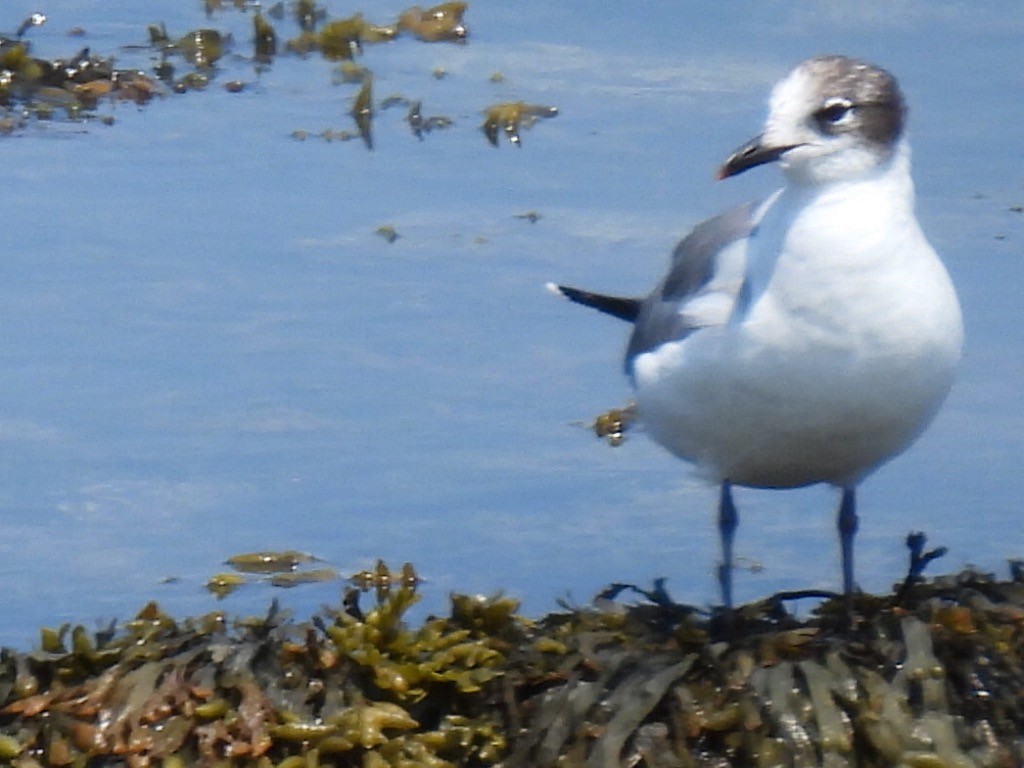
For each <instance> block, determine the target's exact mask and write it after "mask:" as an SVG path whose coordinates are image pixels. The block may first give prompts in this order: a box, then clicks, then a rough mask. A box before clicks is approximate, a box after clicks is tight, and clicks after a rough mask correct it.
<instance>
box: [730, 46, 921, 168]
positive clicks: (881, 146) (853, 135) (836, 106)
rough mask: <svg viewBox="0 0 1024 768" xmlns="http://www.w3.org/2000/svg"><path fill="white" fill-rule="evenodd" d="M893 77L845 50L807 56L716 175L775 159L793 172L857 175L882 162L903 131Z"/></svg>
mask: <svg viewBox="0 0 1024 768" xmlns="http://www.w3.org/2000/svg"><path fill="white" fill-rule="evenodd" d="M905 119H906V106H905V105H904V102H903V96H902V94H901V93H900V88H899V85H898V84H897V82H896V78H894V77H893V76H892V75H890V74H889V73H888V72H886V71H885V70H884V69H880V68H879V67H876V66H874V65H872V64H868V63H866V62H863V61H859V60H857V59H851V58H848V57H846V56H820V57H818V58H814V59H808V60H807V61H805V62H803V63H802V64H800V65H799V66H798V67H797V68H796V69H794V70H793V71H792V72H790V73H789V74H788V75H787V76H786V77H785V78H784V79H783V80H782V81H780V82H779V83H778V84H777V85H776V86H775V88H774V89H773V90H772V95H771V99H770V100H769V112H768V119H767V121H766V122H765V127H764V132H763V133H762V134H761V135H760V136H758V137H756V138H755V139H753V140H751V141H749V142H747V143H746V144H744V145H743V146H742V147H740V148H739V149H738V150H736V152H734V153H733V154H732V156H730V157H729V159H728V160H726V161H725V163H724V164H723V165H722V168H721V170H720V171H719V178H723V179H724V178H726V177H728V176H735V175H736V174H738V173H742V172H743V171H745V170H747V169H749V168H753V167H754V166H757V165H761V164H763V163H768V162H772V161H778V163H779V165H780V166H781V167H782V170H783V171H784V172H785V173H786V175H787V176H789V177H790V178H791V179H793V180H799V181H804V182H809V183H825V182H828V181H834V180H839V179H847V178H854V177H857V176H860V175H862V174H865V173H869V172H870V171H872V170H874V169H875V168H877V167H879V166H881V165H883V164H885V163H887V162H888V161H889V160H890V159H891V158H892V157H893V155H894V153H895V152H896V149H897V147H898V146H899V144H900V139H901V137H902V135H903V126H904V122H905Z"/></svg>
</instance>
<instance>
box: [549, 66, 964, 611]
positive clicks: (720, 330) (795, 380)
mask: <svg viewBox="0 0 1024 768" xmlns="http://www.w3.org/2000/svg"><path fill="white" fill-rule="evenodd" d="M905 123H906V106H905V103H904V100H903V96H902V94H901V92H900V88H899V85H898V84H897V82H896V79H895V78H894V77H893V76H892V75H890V74H889V73H888V72H886V71H885V70H883V69H881V68H879V67H877V66H874V65H872V64H869V63H867V62H864V61H860V60H857V59H853V58H849V57H845V56H820V57H816V58H812V59H808V60H807V61H804V62H803V63H801V64H800V65H798V66H797V67H796V68H795V69H794V70H793V71H792V72H790V73H789V74H788V75H787V76H786V77H785V78H784V79H782V80H781V81H780V82H779V83H778V84H776V85H775V87H774V88H773V89H772V92H771V97H770V99H769V111H768V117H767V120H766V122H765V125H764V130H763V131H762V133H761V134H760V135H759V136H757V137H755V138H754V139H752V140H751V141H749V142H747V143H746V144H744V145H743V146H742V147H740V148H739V149H738V150H736V151H735V152H734V153H733V154H732V155H731V156H730V157H729V158H728V159H727V160H726V161H725V163H724V164H723V165H722V167H721V169H720V170H719V173H718V177H719V178H720V179H724V178H727V177H731V176H735V175H737V174H740V173H743V172H744V171H747V170H749V169H751V168H754V167H756V166H759V165H763V164H766V163H776V164H777V165H778V166H779V167H780V168H781V170H782V174H783V176H784V179H785V185H784V186H783V187H782V188H781V189H780V190H778V191H777V192H775V193H774V194H773V195H771V196H770V197H768V198H767V199H766V200H764V201H763V202H760V203H756V204H749V205H744V206H741V207H738V208H735V209H732V210H729V211H727V212H725V213H723V214H721V215H719V216H716V217H714V218H712V219H709V220H708V221H705V222H703V223H702V224H699V225H697V226H696V227H695V228H694V229H693V230H692V231H691V232H690V234H689V235H687V236H686V237H685V238H684V239H683V240H682V241H681V242H680V243H679V244H678V245H677V246H676V248H675V250H674V252H673V254H672V258H671V263H670V267H669V270H668V273H667V274H666V276H665V277H664V279H663V280H662V281H661V282H660V283H658V285H657V286H656V287H655V288H654V290H653V291H652V292H651V293H650V294H649V295H648V296H647V297H646V298H642V299H635V298H622V297H617V296H607V295H602V294H598V293H592V292H589V291H583V290H580V289H577V288H571V287H568V286H563V285H556V284H554V283H550V284H549V285H548V288H549V289H550V290H552V291H554V292H556V293H558V294H560V295H562V296H564V297H566V298H568V299H570V300H571V301H574V302H577V303H579V304H583V305H586V306H590V307H593V308H595V309H598V310H601V311H602V312H605V313H607V314H610V315H613V316H615V317H618V318H620V319H623V320H627V321H630V322H631V323H633V332H632V336H631V337H630V339H629V344H628V347H627V350H626V359H625V368H626V373H627V374H628V376H629V377H630V379H631V381H632V384H633V387H634V390H635V401H636V407H637V413H638V415H639V418H640V420H641V422H642V423H643V425H644V427H645V430H646V432H647V433H648V434H649V435H650V436H651V437H652V438H653V439H654V440H655V441H656V442H658V443H659V444H661V445H662V446H663V447H664V448H666V449H667V450H669V451H670V452H671V453H673V454H675V455H676V456H678V457H680V458H682V459H684V460H686V461H687V462H690V463H691V464H693V465H695V466H696V467H697V468H698V470H699V471H700V473H701V474H703V475H704V476H705V477H707V478H709V479H711V480H713V481H714V482H715V483H717V484H718V485H719V486H720V488H721V493H720V496H719V505H718V529H719V535H720V539H721V549H722V562H721V564H720V565H719V567H718V580H719V586H720V588H721V594H722V602H723V604H724V605H725V606H726V608H730V607H731V606H732V569H733V540H734V537H735V532H736V527H737V524H738V521H739V518H738V514H737V511H736V506H735V504H734V503H733V498H732V486H733V485H739V486H745V487H750V488H777V489H784V488H798V487H802V486H808V485H813V484H817V483H827V484H829V485H832V486H834V487H836V488H837V489H839V491H840V496H841V500H840V503H839V509H838V515H837V528H838V532H839V541H840V550H841V558H842V580H843V591H844V592H845V593H846V594H847V595H849V594H852V593H853V591H854V589H855V584H854V567H853V539H854V535H855V533H856V531H857V526H858V519H857V511H856V488H857V486H858V484H859V483H860V482H861V481H862V480H864V478H866V477H867V476H868V475H870V474H871V473H872V472H873V471H874V470H876V469H877V468H878V467H880V466H881V465H882V464H884V463H885V462H887V461H889V460H890V459H892V458H893V457H894V456H897V455H898V454H900V453H902V452H903V451H904V450H906V449H907V448H908V447H909V446H910V445H911V444H912V443H913V442H914V441H915V440H916V439H917V438H918V437H919V436H920V434H921V433H922V432H923V431H924V429H925V428H926V427H927V426H928V424H929V423H930V422H931V421H932V419H933V417H934V416H935V414H936V412H937V411H938V409H939V407H940V406H941V404H942V402H943V400H945V398H946V395H947V394H948V393H949V389H950V387H951V385H952V382H953V376H954V372H955V368H956V366H957V363H958V361H959V359H960V355H961V348H962V346H963V321H962V318H961V313H960V305H959V302H958V300H957V295H956V290H955V288H954V287H953V283H952V281H951V279H950V277H949V274H948V272H947V271H946V269H945V267H944V266H943V264H942V262H941V260H940V259H939V257H938V256H937V255H936V253H935V251H934V250H933V249H932V247H931V245H929V243H928V240H927V239H926V238H925V235H924V234H923V232H922V231H921V227H920V225H919V224H918V221H917V219H916V217H915V215H914V186H913V181H912V179H911V174H910V148H909V145H908V142H907V139H906V137H905V135H904V129H905Z"/></svg>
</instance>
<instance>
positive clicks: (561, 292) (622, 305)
mask: <svg viewBox="0 0 1024 768" xmlns="http://www.w3.org/2000/svg"><path fill="white" fill-rule="evenodd" d="M546 287H547V289H548V290H549V291H551V292H552V293H553V294H555V295H557V296H564V297H565V298H567V299H568V300H569V301H571V302H574V303H576V304H582V305H583V306H585V307H590V308H591V309H596V310H597V311H599V312H604V313H605V314H606V315H611V316H612V317H617V318H619V320H625V321H627V322H630V323H632V322H635V321H636V316H637V315H638V314H639V312H640V303H641V302H640V299H627V298H623V297H621V296H605V295H604V294H603V293H591V292H590V291H583V290H580V289H579V288H570V287H569V286H567V285H558V284H557V283H548V284H547V286H546Z"/></svg>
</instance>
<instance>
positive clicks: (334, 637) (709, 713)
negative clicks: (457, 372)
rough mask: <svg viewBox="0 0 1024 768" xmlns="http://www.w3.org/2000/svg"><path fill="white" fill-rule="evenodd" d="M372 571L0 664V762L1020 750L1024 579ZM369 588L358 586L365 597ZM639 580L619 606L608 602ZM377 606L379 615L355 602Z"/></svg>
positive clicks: (575, 761) (313, 761)
mask: <svg viewBox="0 0 1024 768" xmlns="http://www.w3.org/2000/svg"><path fill="white" fill-rule="evenodd" d="M404 573H405V574H406V576H407V577H406V578H397V577H396V578H391V579H389V578H388V577H387V574H388V571H387V570H386V568H382V569H381V570H379V571H378V574H384V578H377V579H369V580H367V579H366V578H365V576H366V574H363V575H362V576H363V580H362V583H361V584H360V586H361V587H362V591H361V590H359V589H356V588H355V587H350V588H348V589H347V590H346V591H345V596H344V599H343V600H342V601H341V603H340V605H338V606H335V607H325V608H323V609H322V611H321V612H320V613H318V614H317V615H315V616H313V617H311V618H310V619H308V620H306V621H296V620H295V619H293V618H292V617H290V616H289V615H288V614H287V612H285V611H282V610H280V609H279V607H278V605H277V604H276V602H275V603H274V604H273V605H272V606H271V608H270V610H269V612H268V614H267V615H266V616H263V617H260V618H248V619H236V620H229V619H228V618H227V617H226V616H225V615H224V614H223V613H219V612H216V613H211V614H208V615H206V616H202V617H198V618H191V619H185V620H180V621H179V620H175V619H173V618H171V617H170V616H168V615H166V614H164V613H163V612H162V611H161V610H160V609H159V608H158V607H157V605H156V604H150V605H147V606H146V607H145V608H143V610H142V611H141V612H140V613H139V614H138V615H137V616H136V617H135V618H134V619H132V620H130V621H126V622H124V623H123V624H122V625H119V626H116V625H113V626H110V627H107V628H105V629H102V630H100V631H98V632H89V631H87V630H85V629H84V628H83V627H81V626H78V627H74V628H71V627H69V626H64V627H61V628H60V629H59V630H43V631H42V636H41V642H40V647H39V649H38V650H35V651H33V652H30V653H18V652H14V651H11V650H4V651H3V652H2V655H0V702H2V704H0V759H2V760H4V761H7V762H10V763H11V764H13V765H16V766H21V767H22V768H28V767H29V766H37V765H54V766H86V765H88V766H107V765H127V766H146V765H162V766H169V767H170V766H185V765H205V766H271V765H277V766H286V767H287V768H300V767H305V766H317V765H337V766H363V767H364V768H377V767H379V766H396V767H397V766H409V767H411V766H438V767H440V766H450V765H467V766H476V765H496V764H500V765H502V766H507V767H508V768H512V767H513V766H573V765H587V766H725V765H757V766H773V765H782V766H814V765H825V766H843V765H850V766H882V765H893V766H970V765H982V766H990V765H991V766H1008V765H1020V764H1022V762H1024V737H1022V734H1024V698H1022V697H1021V693H1020V692H1021V691H1022V690H1024V674H1022V666H1021V651H1022V648H1024V645H1022V643H1021V631H1022V629H1024V574H1022V572H1021V569H1020V568H1019V567H1018V568H1015V569H1013V575H1012V578H1011V579H1010V580H1009V581H998V580H996V579H995V578H994V577H993V576H991V575H986V574H981V573H978V572H974V571H965V572H963V573H960V574H958V575H955V576H945V577H940V578H936V579H933V580H930V581H927V582H925V581H923V580H920V579H913V580H912V579H908V581H907V582H905V584H904V586H903V587H902V588H901V589H900V590H898V591H897V593H896V594H894V595H890V596H884V597H880V596H873V595H864V594H861V595H857V596H855V597H854V598H852V599H850V600H847V599H844V598H842V597H839V596H828V595H818V597H820V598H821V602H820V603H819V605H818V607H817V608H816V609H815V610H814V612H813V613H812V614H811V616H810V617H809V618H806V619H799V618H797V617H796V616H794V615H793V614H792V613H790V612H789V611H788V610H787V609H786V605H787V604H788V602H789V601H790V600H791V599H792V598H794V597H796V596H806V595H795V594H789V595H777V596H774V597H772V598H769V599H766V600H764V601H761V602H758V603H753V604H750V605H746V606H743V607H741V608H738V609H737V610H736V611H735V612H734V613H733V614H724V613H722V612H706V611H703V610H700V609H697V608H694V607H688V606H683V605H678V604H675V603H673V602H672V601H671V600H670V599H668V597H667V595H665V593H664V592H663V591H662V590H661V588H660V585H657V584H656V586H655V589H654V590H652V591H644V590H639V589H637V588H636V587H628V586H625V585H614V586H613V587H611V588H609V589H608V590H607V591H606V592H605V593H603V594H602V595H601V596H599V597H598V598H597V599H596V600H595V601H594V603H593V604H592V605H590V606H586V607H569V606H565V610H564V611H562V612H558V613H553V614H550V615H548V616H545V617H543V618H541V619H538V620H531V619H527V618H524V617H522V616H520V615H518V614H517V609H518V604H517V602H516V601H515V600H513V599H511V598H508V597H501V596H497V597H492V598H481V597H467V596H461V595H454V596H452V598H451V610H450V614H449V615H448V616H447V617H443V618H439V617H429V618H427V619H425V620H424V621H423V623H422V625H420V626H411V625H410V624H409V622H407V621H406V619H405V618H404V614H405V612H406V610H407V609H408V608H409V606H410V605H412V604H413V603H414V602H415V601H416V600H417V584H416V580H415V578H414V576H413V577H411V578H410V577H408V576H409V575H410V574H411V573H412V572H411V569H407V570H406V571H405V572H404ZM374 588H375V592H376V599H375V600H374V599H373V598H372V597H370V598H368V597H367V596H366V594H365V591H366V590H369V589H374ZM625 592H634V593H636V594H637V595H638V596H639V598H638V599H637V600H636V601H635V602H632V603H630V604H626V603H624V602H621V601H619V600H618V599H617V598H618V597H619V595H621V594H623V593H625ZM360 598H362V601H363V602H368V601H369V602H373V606H372V607H368V608H366V609H365V612H364V609H363V608H361V607H360Z"/></svg>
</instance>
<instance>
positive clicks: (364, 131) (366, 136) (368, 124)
mask: <svg viewBox="0 0 1024 768" xmlns="http://www.w3.org/2000/svg"><path fill="white" fill-rule="evenodd" d="M349 114H350V115H352V119H353V120H355V122H356V127H357V128H358V129H359V135H360V136H361V137H362V139H363V143H364V144H366V148H367V149H373V77H372V76H371V75H369V74H367V75H366V77H364V78H363V85H362V87H361V88H360V89H359V93H357V94H356V97H355V99H354V100H353V102H352V108H351V109H350V110H349Z"/></svg>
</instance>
